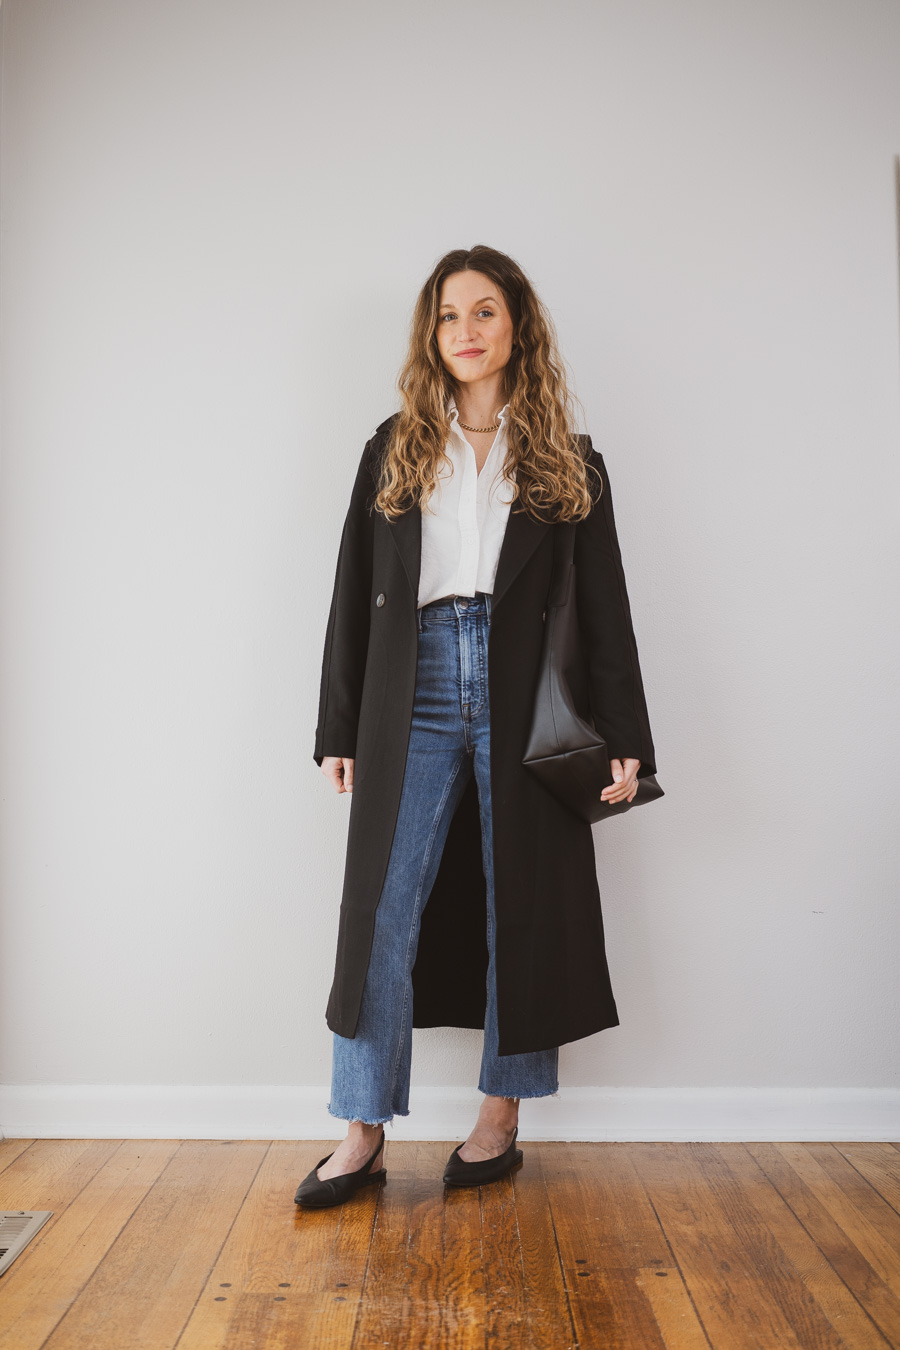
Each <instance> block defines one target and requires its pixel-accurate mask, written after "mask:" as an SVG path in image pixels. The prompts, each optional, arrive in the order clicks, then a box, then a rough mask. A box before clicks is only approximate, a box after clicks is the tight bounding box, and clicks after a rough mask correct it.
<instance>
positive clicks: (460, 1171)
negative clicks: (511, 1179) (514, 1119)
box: [444, 1125, 525, 1186]
mask: <svg viewBox="0 0 900 1350" xmlns="http://www.w3.org/2000/svg"><path fill="white" fill-rule="evenodd" d="M518 1133H519V1127H518V1125H517V1126H516V1128H515V1129H514V1130H513V1137H512V1139H511V1140H510V1143H509V1148H508V1149H507V1150H506V1152H505V1153H501V1154H499V1155H498V1156H497V1157H496V1158H483V1159H482V1160H481V1162H466V1161H465V1159H463V1158H461V1157H460V1156H459V1150H460V1149H461V1148H462V1144H457V1145H456V1148H455V1149H454V1150H453V1152H452V1153H451V1154H450V1157H449V1158H448V1159H447V1166H446V1168H445V1169H444V1181H445V1182H446V1184H447V1185H448V1186H486V1185H487V1183H488V1182H489V1181H499V1180H500V1178H501V1177H505V1176H506V1174H507V1172H510V1171H512V1169H513V1168H514V1167H518V1165H519V1163H521V1162H522V1161H523V1160H524V1157H525V1155H524V1153H523V1152H522V1150H521V1149H520V1148H516V1135H517V1134H518Z"/></svg>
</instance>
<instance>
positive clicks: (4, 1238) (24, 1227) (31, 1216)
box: [0, 1209, 53, 1275]
mask: <svg viewBox="0 0 900 1350" xmlns="http://www.w3.org/2000/svg"><path fill="white" fill-rule="evenodd" d="M52 1213H53V1210H52V1209H0V1275H2V1274H3V1272H4V1270H6V1269H7V1268H8V1267H9V1266H11V1265H12V1263H13V1261H15V1259H16V1257H17V1256H18V1255H19V1254H20V1252H23V1251H24V1250H25V1248H26V1247H27V1246H28V1244H29V1242H30V1241H31V1239H32V1238H33V1237H34V1235H35V1233H36V1232H37V1231H38V1229H39V1228H42V1227H43V1226H44V1224H45V1223H46V1222H47V1220H48V1219H49V1218H50V1215H51V1214H52Z"/></svg>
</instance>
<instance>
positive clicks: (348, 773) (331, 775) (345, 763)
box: [320, 755, 356, 792]
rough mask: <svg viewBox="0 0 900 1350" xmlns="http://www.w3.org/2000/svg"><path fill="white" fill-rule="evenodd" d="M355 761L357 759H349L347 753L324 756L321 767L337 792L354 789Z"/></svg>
mask: <svg viewBox="0 0 900 1350" xmlns="http://www.w3.org/2000/svg"><path fill="white" fill-rule="evenodd" d="M355 762H356V761H355V760H352V759H347V757H346V756H345V755H323V756H322V763H321V765H320V768H321V770H322V772H323V773H324V775H325V777H326V778H327V779H328V781H329V783H333V784H334V790H335V792H352V791H353V765H354V764H355Z"/></svg>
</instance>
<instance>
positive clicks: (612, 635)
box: [575, 437, 656, 778]
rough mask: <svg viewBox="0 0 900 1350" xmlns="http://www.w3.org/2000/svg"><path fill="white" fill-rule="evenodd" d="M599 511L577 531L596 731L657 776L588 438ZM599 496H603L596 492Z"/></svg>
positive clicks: (605, 485) (615, 552) (620, 755)
mask: <svg viewBox="0 0 900 1350" xmlns="http://www.w3.org/2000/svg"><path fill="white" fill-rule="evenodd" d="M588 450H589V455H590V462H591V463H592V464H593V466H594V467H595V468H596V469H597V470H598V471H599V473H600V475H601V478H602V490H601V489H600V486H599V484H597V481H596V479H595V478H594V476H593V475H591V491H592V495H593V496H594V506H593V509H592V511H591V513H590V515H588V516H586V517H585V518H584V519H583V520H580V521H579V522H578V524H577V526H576V529H575V577H576V599H577V607H578V622H579V629H580V632H581V639H582V644H583V647H584V654H585V659H586V661H587V668H588V680H589V687H590V701H591V714H592V716H593V719H594V726H595V727H596V729H597V731H599V733H600V735H601V736H602V737H603V738H604V740H605V741H606V743H607V746H608V748H609V753H610V758H617V759H625V758H630V759H639V760H640V761H641V767H640V769H639V770H638V777H639V778H646V777H647V776H648V775H650V774H655V773H656V754H655V751H654V748H653V738H652V735H651V732H650V720H649V717H648V714H647V704H646V700H645V698H644V685H643V680H642V679H641V669H640V662H639V659H638V648H637V642H636V640H635V636H634V628H633V626H632V619H631V606H630V605H629V602H628V591H627V588H626V585H625V573H624V570H623V567H622V555H621V553H620V551H619V541H618V536H617V534H616V521H615V516H614V514H613V501H612V494H611V492H610V487H609V475H608V473H607V472H606V465H605V464H604V462H603V456H602V455H601V454H600V452H599V451H597V450H594V449H593V447H592V445H591V441H590V437H588ZM598 491H599V496H597V493H598Z"/></svg>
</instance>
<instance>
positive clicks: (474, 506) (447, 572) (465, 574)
mask: <svg viewBox="0 0 900 1350" xmlns="http://www.w3.org/2000/svg"><path fill="white" fill-rule="evenodd" d="M508 415H509V404H508V403H507V405H506V407H505V408H503V409H502V411H501V412H500V413H499V415H498V420H499V422H500V428H499V430H498V432H497V435H496V436H495V437H494V442H493V444H492V446H491V448H490V450H489V451H488V456H487V459H486V460H485V462H484V465H483V467H482V470H481V473H479V472H478V466H477V464H476V462H475V451H474V449H473V448H472V446H471V445H470V444H469V442H468V441H467V440H466V437H465V435H464V433H463V432H462V431H461V430H460V428H459V426H458V422H459V409H458V408H457V406H456V400H455V399H453V398H451V400H450V436H449V438H448V441H447V455H448V457H449V459H450V464H449V465H447V464H442V465H441V466H440V470H439V473H438V478H437V482H436V484H435V488H434V492H433V493H432V495H431V498H430V500H429V501H428V503H427V505H426V506H425V507H424V508H423V509H422V570H421V573H420V576H419V600H418V604H419V608H420V609H421V607H422V605H427V604H428V603H429V601H431V600H439V599H440V598H441V596H443V595H474V594H475V592H476V591H486V592H488V593H489V594H492V593H493V590H494V578H495V577H496V575H497V563H498V562H499V559H500V547H501V545H502V543H503V536H504V535H505V533H506V522H507V519H508V517H509V508H510V503H511V502H512V492H513V488H512V484H511V483H507V482H506V481H505V480H504V479H503V477H502V473H503V465H504V464H505V462H506V452H507V417H508Z"/></svg>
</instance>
